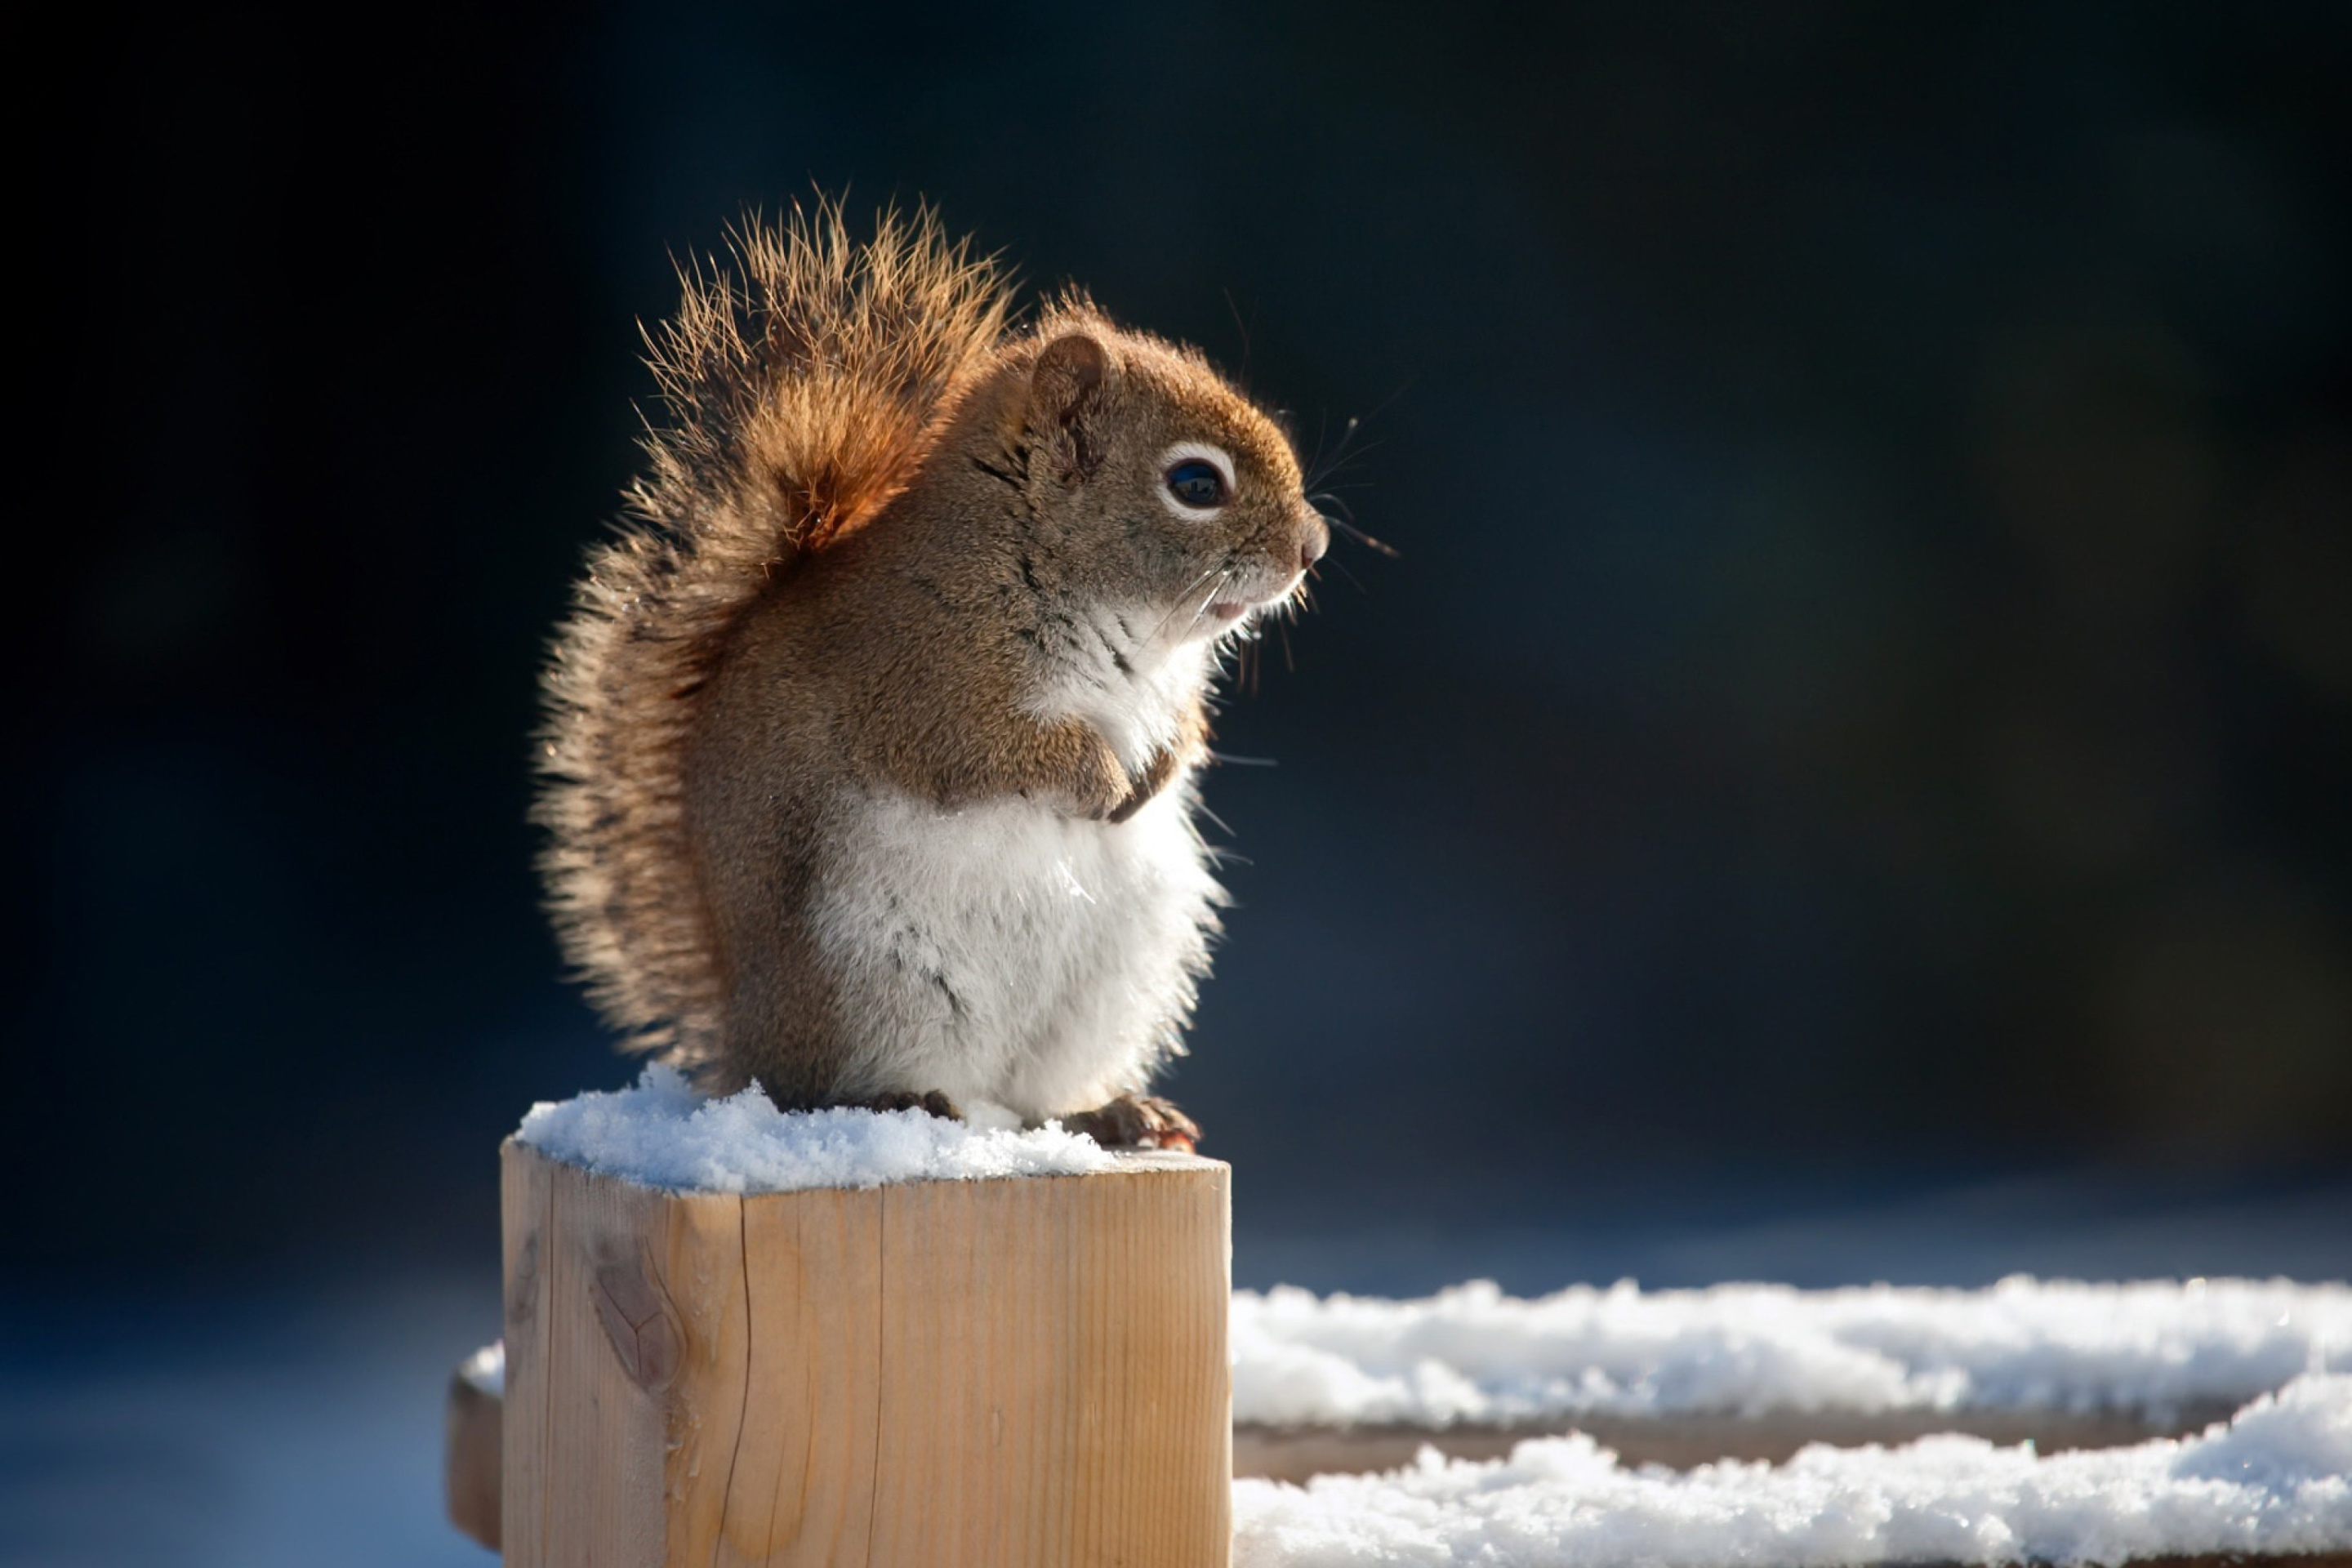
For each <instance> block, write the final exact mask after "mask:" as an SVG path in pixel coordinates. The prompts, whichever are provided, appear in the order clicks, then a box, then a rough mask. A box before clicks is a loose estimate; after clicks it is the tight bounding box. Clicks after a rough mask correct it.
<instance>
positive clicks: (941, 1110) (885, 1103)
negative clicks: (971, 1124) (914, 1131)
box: [851, 1089, 963, 1121]
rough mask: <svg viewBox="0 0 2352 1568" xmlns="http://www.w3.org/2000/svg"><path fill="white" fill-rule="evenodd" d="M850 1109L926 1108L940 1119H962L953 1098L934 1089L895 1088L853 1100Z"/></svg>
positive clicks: (960, 1109)
mask: <svg viewBox="0 0 2352 1568" xmlns="http://www.w3.org/2000/svg"><path fill="white" fill-rule="evenodd" d="M851 1109H853V1110H886V1111H887V1110H928V1111H929V1112H930V1113H931V1114H932V1115H933V1116H936V1117H938V1118H939V1119H940V1121H962V1120H963V1110H962V1108H961V1106H959V1105H957V1104H956V1102H955V1101H954V1100H950V1099H949V1098H948V1097H947V1096H946V1095H944V1094H941V1093H940V1091H939V1090H938V1089H930V1090H928V1091H926V1092H925V1093H922V1094H915V1093H911V1092H909V1091H908V1090H906V1089H896V1090H893V1091H892V1092H891V1093H888V1094H877V1095H876V1096H875V1097H874V1098H873V1099H871V1100H857V1101H855V1102H854V1103H853V1105H852V1107H851Z"/></svg>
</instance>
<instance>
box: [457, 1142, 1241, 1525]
mask: <svg viewBox="0 0 2352 1568" xmlns="http://www.w3.org/2000/svg"><path fill="white" fill-rule="evenodd" d="M502 1158H503V1162H504V1204H505V1229H506V1237H505V1241H506V1268H507V1356H508V1362H507V1390H506V1399H505V1405H506V1413H505V1431H504V1440H503V1445H502V1450H503V1467H504V1470H505V1480H504V1486H503V1489H502V1490H503V1508H502V1510H501V1515H500V1517H501V1521H502V1527H503V1529H502V1532H503V1536H504V1542H505V1550H506V1553H507V1561H508V1562H509V1563H520V1564H533V1565H537V1564H555V1563H562V1564H566V1565H567V1568H568V1565H572V1564H594V1565H600V1568H601V1565H607V1564H609V1565H614V1568H622V1565H626V1568H640V1565H645V1568H650V1565H653V1564H677V1565H679V1568H683V1565H685V1564H689V1563H691V1564H694V1565H695V1568H706V1565H710V1568H716V1565H725V1564H749V1563H762V1564H764V1563H775V1564H819V1563H858V1564H873V1565H876V1568H883V1565H887V1564H895V1563H906V1564H924V1565H936V1568H961V1565H963V1564H1003V1565H1005V1568H1015V1565H1018V1568H1044V1565H1051V1564H1062V1563H1068V1564H1108V1563H1119V1564H1131V1565H1133V1568H1160V1565H1162V1564H1166V1565H1170V1568H1174V1565H1179V1564H1183V1565H1202V1568H1205V1565H1208V1564H1223V1563H1224V1562H1225V1560H1226V1557H1227V1554H1228V1550H1229V1543H1230V1539H1231V1493H1230V1486H1229V1478H1230V1477H1231V1475H1232V1473H1233V1469H1232V1466H1233V1457H1232V1424H1231V1410H1232V1402H1231V1387H1230V1372H1229V1370H1228V1366H1227V1362H1226V1353H1225V1324H1226V1311H1227V1300H1228V1296H1229V1278H1228V1267H1229V1258H1230V1247H1229V1243H1228V1213H1229V1191H1228V1183H1227V1177H1228V1173H1227V1171H1226V1168H1225V1167H1224V1166H1223V1165H1222V1164H1219V1163H1216V1162H1214V1161H1210V1160H1202V1159H1199V1158H1196V1157H1193V1156H1191V1155H1181V1154H1168V1153H1150V1154H1135V1155H1126V1156H1121V1157H1120V1159H1119V1161H1118V1165H1117V1167H1116V1168H1115V1169H1113V1170H1112V1171H1109V1172H1106V1173H1098V1174H1094V1175H1087V1176H1059V1177H1030V1178H1023V1179H1018V1180H1008V1181H988V1182H935V1183H916V1184H907V1185H901V1186H890V1187H878V1188H874V1189H870V1190H866V1191H830V1190H828V1191H815V1192H806V1193H782V1194H761V1195H757V1196H752V1197H734V1196H730V1195H726V1194H670V1193H663V1192H657V1191H655V1190H652V1189H649V1188H644V1187H638V1186H634V1185H632V1184H627V1183H624V1182H618V1181H614V1180H612V1179H610V1178H606V1177H601V1176H596V1175H593V1174H591V1173H587V1172H585V1171H582V1170H579V1169H577V1168H575V1167H572V1166H567V1165H561V1164H557V1163H551V1162H549V1161H547V1160H545V1159H543V1158H542V1157H541V1156H540V1155H539V1154H538V1153H537V1152H534V1151H532V1150H530V1149H529V1148H527V1147H525V1146H523V1145H520V1144H518V1143H515V1142H511V1141H509V1143H508V1144H507V1146H506V1148H505V1150H504V1151H503V1155H502Z"/></svg>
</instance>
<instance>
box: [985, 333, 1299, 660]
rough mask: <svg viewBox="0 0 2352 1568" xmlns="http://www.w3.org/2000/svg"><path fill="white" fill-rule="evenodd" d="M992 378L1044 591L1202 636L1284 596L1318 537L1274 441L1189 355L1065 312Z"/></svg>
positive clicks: (1266, 424)
mask: <svg viewBox="0 0 2352 1568" xmlns="http://www.w3.org/2000/svg"><path fill="white" fill-rule="evenodd" d="M1000 374H1003V375H1004V376H1005V378H1006V384H1005V385H1004V387H1003V404H1002V405H1000V407H1001V410H1002V412H1001V413H1000V416H999V418H998V420H997V422H996V423H997V431H996V434H997V437H998V438H999V439H1001V440H1003V442H1004V443H1005V445H1006V446H1007V447H1010V448H1012V450H1013V452H1014V453H1016V454H1018V455H1019V457H1020V458H1022V459H1024V460H1020V461H1017V462H1016V463H1015V464H1014V465H1013V468H1012V470H1011V471H1013V472H1014V473H1017V474H1018V475H1019V483H1020V485H1021V488H1022V489H1023V490H1024V501H1025V503H1026V506H1025V510H1026V513H1027V519H1028V525H1029V527H1030V528H1031V529H1033V530H1034V536H1035V538H1036V542H1037V543H1038V546H1039V549H1038V552H1037V554H1038V557H1039V558H1040V560H1042V561H1045V562H1049V563H1051V571H1052V574H1053V576H1054V577H1055V582H1054V583H1053V584H1050V586H1051V587H1052V588H1053V589H1054V590H1055V591H1056V592H1058V593H1059V594H1061V595H1065V596H1066V597H1068V598H1071V599H1074V600H1076V601H1078V602H1081V603H1085V604H1089V605H1100V606H1106V607H1118V608H1121V609H1128V608H1132V609H1135V610H1138V611H1140V612H1142V613H1144V614H1146V615H1148V616H1150V617H1151V620H1152V622H1153V623H1154V624H1155V625H1156V626H1158V628H1159V631H1158V634H1157V636H1158V638H1159V640H1160V641H1161V642H1162V643H1164V644H1166V645H1171V646H1172V645H1175V644H1181V643H1184V642H1194V641H1204V640H1208V639H1211V638H1213V637H1217V636H1219V635H1220V634H1222V633H1224V632H1227V631H1230V630H1233V629H1234V628H1235V627H1236V626H1241V625H1243V624H1244V623H1245V622H1246V621H1247V620H1248V619H1249V618H1250V617H1251V616H1253V615H1254V614H1255V612H1257V611H1260V610H1263V609H1265V608H1266V607H1268V606H1271V605H1277V604H1280V603H1282V602H1283V601H1284V600H1286V599H1287V598H1288V597H1290V596H1291V595H1293V594H1294V593H1296V592H1297V589H1298V587H1299V584H1300V583H1301V581H1302V580H1303V578H1304V576H1305V574H1306V573H1307V571H1308V569H1310V568H1311V567H1313V565H1314V564H1315V563H1316V562H1317V561H1318V560H1319V559H1320V558H1321V557H1322V555H1323V552H1324V551H1325V550H1326V549H1327V548H1328V546H1329V543H1330V530H1329V527H1328V524H1326V523H1325V521H1323V518H1322V516H1321V515H1320V514H1319V513H1318V512H1317V511H1316V510H1315V509H1314V507H1313V506H1311V505H1309V504H1308V502H1307V497H1306V495H1305V494H1304V493H1303V489H1304V487H1303V484H1302V481H1301V478H1300V475H1299V468H1298V459H1297V456H1296V455H1295V454H1294V453H1293V452H1292V450H1291V447H1290V442H1289V440H1288V438H1287V437H1285V436H1284V434H1283V432H1282V431H1281V429H1280V428H1279V427H1278V426H1276V424H1275V423H1274V421H1273V420H1271V419H1269V418H1268V417H1267V416H1265V414H1264V413H1263V412H1262V411H1260V410H1259V409H1258V408H1257V407H1256V406H1255V405H1254V404H1252V403H1251V402H1250V401H1249V400H1248V399H1247V398H1245V397H1244V396H1243V395H1241V394H1240V393H1239V392H1237V391H1235V390H1234V387H1233V386H1232V384H1230V383H1228V382H1227V381H1225V379H1224V378H1223V377H1222V376H1220V375H1219V374H1217V373H1216V372H1215V371H1214V370H1213V369H1212V368H1211V367H1210V366H1209V364H1208V363H1207V362H1206V361H1205V360H1204V359H1202V357H1201V356H1200V355H1199V354H1198V353H1193V352H1192V351H1189V350H1183V349H1179V348H1176V347H1173V346H1171V345H1170V344H1167V343H1164V342H1160V341H1159V340H1157V339H1153V338H1150V337H1146V336H1144V335H1142V334H1140V333H1135V332H1128V331H1121V330H1120V329H1118V328H1116V327H1113V326H1112V325H1111V324H1110V323H1109V322H1108V321H1105V320H1104V319H1103V318H1102V317H1100V316H1099V315H1097V314H1095V313H1094V312H1092V311H1091V310H1074V309H1065V310H1061V311H1059V312H1056V313H1055V315H1053V316H1050V317H1048V319H1047V320H1046V321H1045V323H1044V325H1043V326H1042V327H1041V328H1040V329H1039V331H1037V333H1036V334H1035V335H1034V337H1033V338H1031V339H1030V340H1028V342H1025V343H1023V344H1020V345H1017V346H1016V347H1015V349H1014V350H1013V352H1012V353H1009V354H1008V356H1007V362H1006V363H1005V364H1004V365H1003V369H1002V371H1001V373H1000Z"/></svg>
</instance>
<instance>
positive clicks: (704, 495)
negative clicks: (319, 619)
mask: <svg viewBox="0 0 2352 1568" xmlns="http://www.w3.org/2000/svg"><path fill="white" fill-rule="evenodd" d="M730 258H731V266H730V265H726V264H714V265H712V266H710V267H709V268H704V267H701V266H697V267H694V268H691V269H687V270H684V271H683V272H682V277H681V281H682V284H683V289H684V298H683V300H681V302H680V304H679V307H678V312H677V317H676V318H675V319H674V320H672V321H669V322H667V323H666V324H664V325H663V326H662V327H660V328H659V329H657V330H656V331H650V332H648V333H647V334H646V340H647V345H648V349H649V355H648V358H649V361H650V363H651V364H652V366H653V371H654V374H655V376H656V379H657V381H658V383H659V386H660V392H661V406H662V410H663V412H664V414H665V415H666V418H664V419H662V420H660V421H648V426H647V432H646V437H645V440H644V446H645V449H646V457H647V458H648V459H649V468H648V472H647V473H646V476H645V477H644V478H643V479H640V480H639V481H638V482H637V483H636V484H635V486H634V487H632V488H631V489H630V490H629V492H628V498H627V500H628V506H627V510H626V514H625V517H624V519H623V521H622V522H621V524H620V526H619V528H618V530H617V533H616V536H615V537H614V538H613V539H612V540H610V541H608V542H605V543H604V544H603V545H600V546H599V547H598V548H597V549H596V550H595V551H594V552H593V554H592V555H591V557H590V559H589V563H588V571H587V574H586V576H585V577H584V578H583V580H582V581H581V583H580V584H579V586H578V588H577V590H576V592H575V594H574V595H573V600H572V613H571V615H570V616H569V617H568V618H567V619H566V620H565V621H564V623H563V625H562V626H561V627H560V628H559V630H558V632H557V636H556V641H555V647H554V657H553V658H552V660H551V663H550V665H549V667H548V669H547V674H546V679H545V683H544V685H545V695H546V715H547V717H546V724H545V727H544V730H543V731H542V734H541V739H542V741H543V743H544V746H543V752H542V754H541V761H540V772H541V776H542V779H543V784H542V787H541V794H540V796H539V801H538V805H537V807H536V809H535V811H534V813H533V815H534V816H535V817H536V819H537V820H538V821H539V822H540V823H541V824H542V825H544V826H546V827H547V828H548V829H549V830H550V832H551V835H552V837H551V842H550V844H549V846H548V847H547V849H546V851H545V852H544V854H543V855H542V857H541V872H542V874H543V875H544V877H545V878H546V882H547V889H548V897H549V901H550V904H551V909H552V912H553V914H554V917H555V925H556V931H557V934H558V936H559V938H560V939H561V941H562V946H563V952H564V956H565V958H566V959H567V960H568V961H569V962H570V963H571V964H572V967H573V968H574V969H575V970H576V971H577V972H578V973H579V974H580V975H581V977H582V978H583V979H584V980H585V981H586V982H587V984H588V988H589V995H590V997H591V999H592V1000H593V1001H594V1002H595V1004H596V1005H597V1006H598V1007H599V1008H600V1009H601V1010H602V1011H603V1012H604V1015H605V1016H606V1017H607V1018H608V1019H609V1020H610V1021H611V1022H612V1023H614V1025H615V1026H618V1027H620V1028H622V1029H624V1030H625V1031H626V1032H627V1034H628V1042H627V1043H628V1044H629V1045H630V1046H631V1047H634V1048H638V1049H646V1050H660V1051H662V1052H664V1053H665V1054H666V1055H667V1057H668V1058H670V1059H671V1060H673V1061H676V1062H677V1063H678V1064H680V1065H681V1066H687V1067H694V1066H698V1065H700V1064H701V1063H702V1062H704V1061H706V1060H708V1059H709V1056H710V1054H711V1052H712V1050H713V1049H714V1048H715V1047H716V1046H717V1044H718V1037H719V1028H720V1024H721V1016H722V1015H721V1010H720V1009H721V997H720V994H719V979H718V972H717V964H716V961H715V955H714V952H713V947H712V937H711V933H710V931H709V929H708V927H707V925H706V923H705V921H704V918H703V915H702V913H701V909H702V905H701V900H700V897H699V895H698V891H697V889H695V887H694V885H693V879H692V875H691V871H690V868H689V865H688V856H687V848H686V840H685V834H684V828H683V825H682V822H681V818H680V805H681V801H682V799H683V795H682V792H681V790H680V786H679V777H678V773H679V758H680V753H681V751H682V748H683V742H684V741H685V738H686V734H687V731H688V726H689V723H690V721H691V719H692V716H693V713H694V708H695V700H696V697H697V694H698V691H699V690H700V689H701V687H702V684H703V682H704V680H705V679H706V677H707V675H708V674H709V668H710V660H711V658H712V657H713V655H714V653H715V652H716V650H717V649H718V647H719V646H721V641H722V639H723V637H724V636H725V634H726V632H727V629H728V628H729V626H731V625H732V624H733V622H734V621H735V619H736V617H737V616H740V615H741V614H742V613H743V611H744V610H745V609H746V608H748V607H749V606H750V605H751V602H752V601H753V599H754V598H755V597H757V595H759V594H760V592H761V589H762V588H763V587H764V586H765V584H767V583H768V582H769V581H770V580H771V579H772V577H773V576H774V575H775V574H777V573H778V572H779V571H782V570H784V569H787V568H789V567H790V565H791V564H792V563H793V561H795V560H796V559H798V558H799V557H800V556H802V555H803V554H807V553H810V552H815V551H820V550H823V549H824V548H825V547H826V546H827V545H828V544H830V543H832V542H835V540H838V539H840V538H841V537H842V536H843V535H845V534H846V533H847V532H849V531H852V530H855V529H856V528H857V527H859V526H860V525H862V524H863V523H865V522H866V521H869V520H870V519H871V518H872V517H873V516H874V515H875V514H876V513H877V511H878V510H880V509H881V508H882V507H883V506H884V505H885V504H886V503H887V502H888V501H889V500H890V499H891V497H893V496H894V495H896V494H897V493H898V491H899V490H900V489H903V488H904V487H905V485H906V484H907V482H908V479H909V478H910V477H911V476H912V475H913V473H914V472H915V470H916V468H917V467H918V466H919V464H920V462H921V461H922V459H923V457H924V455H925V453H926V452H927V451H928V449H929V446H930V443H931V442H932V440H933V439H934V437H935V428H934V427H935V426H936V424H937V422H938V419H939V416H940V413H941V411H942V409H943V407H944V405H945V404H946V403H947V401H948V399H949V397H950V395H951V394H952V393H953V391H954V390H955V389H956V387H957V386H958V384H960V383H961V381H963V380H964V379H965V378H967V377H969V376H971V375H972V374H976V373H977V372H979V371H980V370H981V369H982V367H983V366H984V364H985V363H987V362H988V360H989V359H990V357H991V355H992V353H993V351H994V350H995V348H996V346H997V344H998V343H999V342H1000V340H1001V339H1002V338H1003V333H1004V330H1005V323H1006V313H1007V310H1008V306H1009V295H1008V289H1007V287H1006V284H1005V281H1004V279H1003V276H1002V275H1001V273H1000V272H999V271H998V269H997V268H996V267H995V266H994V265H993V264H992V262H990V261H989V260H986V259H983V258H974V257H972V256H971V254H970V250H969V247H968V244H965V243H955V244H951V243H950V242H949V240H948V239H947V237H946V236H945V234H944V233H943V232H942V231H941V229H940V225H939V221H938V219H937V217H936V216H935V215H933V214H931V213H929V212H927V211H925V212H918V213H917V214H916V215H915V216H913V217H912V218H906V217H902V216H898V215H897V214H895V213H887V214H885V215H883V216H882V217H881V218H880V219H879V220H878V222H877V227H876V231H875V234H874V237H873V238H872V239H871V240H869V241H867V242H866V243H864V244H857V243H855V242H853V241H852V240H851V239H850V237H849V235H848V233H847V230H846V228H845V226H844V224H843V221H842V213H841V209H840V207H839V206H838V205H834V204H821V205H819V206H818V207H817V208H816V210H815V211H814V213H809V212H803V211H802V210H801V209H799V208H797V207H796V208H794V209H793V212H792V214H791V215H790V216H788V217H787V218H786V219H785V220H784V221H783V223H782V224H781V225H774V226H772V225H767V224H763V223H761V221H760V220H758V219H756V218H754V219H751V220H750V221H748V222H746V223H745V224H744V225H743V226H741V227H740V229H738V230H737V231H736V232H735V233H733V234H732V235H731V236H730Z"/></svg>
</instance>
